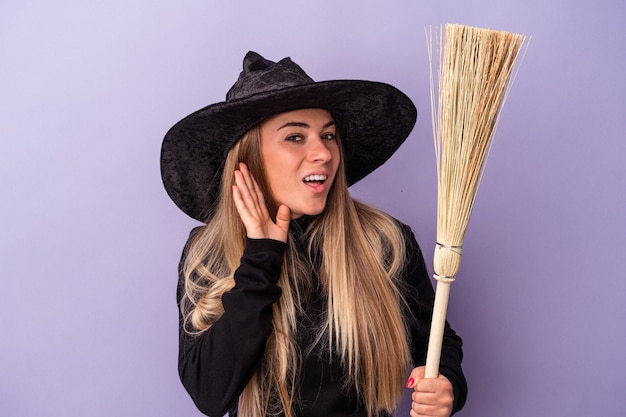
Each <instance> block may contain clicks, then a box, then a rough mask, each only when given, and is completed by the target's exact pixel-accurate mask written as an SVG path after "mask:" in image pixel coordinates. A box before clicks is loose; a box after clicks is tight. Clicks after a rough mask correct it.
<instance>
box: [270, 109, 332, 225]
mask: <svg viewBox="0 0 626 417" xmlns="http://www.w3.org/2000/svg"><path fill="white" fill-rule="evenodd" d="M261 157H262V158H263V164H264V166H265V176H266V178H267V181H268V184H269V187H270V190H271V192H272V196H273V197H274V200H275V201H276V203H277V204H278V205H281V204H285V205H286V206H287V207H289V209H291V218H292V219H297V218H299V217H301V216H302V215H316V214H319V213H321V212H322V211H323V210H324V207H326V199H327V197H328V192H329V190H330V187H331V185H332V184H333V181H334V179H335V175H336V174H337V168H338V167H339V158H340V152H339V144H338V143H337V135H336V127H335V122H334V120H333V118H332V117H331V115H330V113H329V112H328V111H326V110H322V109H303V110H295V111H290V112H287V113H281V114H278V115H276V116H273V117H272V118H270V119H268V120H266V121H265V122H263V124H261Z"/></svg>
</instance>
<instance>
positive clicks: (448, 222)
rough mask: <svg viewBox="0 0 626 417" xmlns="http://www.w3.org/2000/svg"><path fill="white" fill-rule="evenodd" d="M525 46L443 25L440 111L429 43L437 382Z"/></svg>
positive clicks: (505, 36) (431, 352)
mask: <svg viewBox="0 0 626 417" xmlns="http://www.w3.org/2000/svg"><path fill="white" fill-rule="evenodd" d="M439 39H441V32H440V34H439ZM524 40H525V37H524V36H523V35H519V34H513V33H510V32H504V31H495V30H491V29H481V28H474V27H469V26H462V25H451V24H448V25H445V38H444V44H445V45H444V46H443V47H441V46H440V47H439V50H438V52H439V56H438V64H439V73H438V89H439V91H438V103H435V83H434V81H433V69H432V66H433V49H432V36H431V37H430V42H429V56H430V64H431V75H430V77H431V106H432V110H433V133H434V139H435V156H436V159H437V181H438V197H437V245H436V247H435V253H434V263H433V267H434V272H435V275H434V277H435V278H436V279H437V281H438V283H437V290H436V296H435V306H434V308H433V319H432V325H431V333H430V341H429V347H428V354H427V363H426V377H431V378H432V377H436V376H437V375H438V370H439V359H440V354H441V344H442V339H443V330H444V325H445V314H446V309H447V303H448V295H449V286H450V283H451V282H452V281H454V279H455V277H456V274H457V272H458V269H459V266H460V263H461V252H462V246H463V241H464V239H465V231H466V229H467V224H468V222H469V218H470V215H471V213H472V207H473V206H474V201H475V198H476V193H477V191H478V186H479V185H480V180H481V177H482V173H483V168H484V164H485V161H486V158H487V154H488V153H489V149H490V147H491V141H492V138H493V135H494V133H495V129H496V126H497V124H498V118H499V114H500V110H501V108H502V105H503V103H504V101H505V99H506V96H507V94H508V90H509V87H510V81H511V76H512V74H513V69H514V66H515V60H516V59H517V57H518V55H519V52H520V50H521V47H522V44H523V42H524ZM435 104H437V105H435Z"/></svg>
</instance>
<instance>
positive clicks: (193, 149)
mask: <svg viewBox="0 0 626 417" xmlns="http://www.w3.org/2000/svg"><path fill="white" fill-rule="evenodd" d="M305 108H321V109H326V110H328V111H329V112H330V113H331V115H332V117H333V119H334V120H335V123H336V125H337V129H338V132H339V135H340V138H341V142H342V146H343V149H344V158H345V164H344V165H345V167H346V176H347V180H348V184H349V185H352V184H354V183H356V182H358V181H359V180H361V179H363V178H364V177H366V176H367V175H368V174H370V173H371V172H372V171H374V170H375V169H376V168H378V167H379V166H381V165H382V164H384V163H385V162H386V161H387V160H388V159H389V158H390V157H391V156H392V155H393V153H394V152H395V151H396V150H397V149H398V148H399V147H400V145H401V144H402V143H403V142H404V141H405V140H406V138H407V137H408V136H409V134H410V133H411V130H412V129H413V126H414V125H415V120H416V118H417V111H416V109H415V106H414V105H413V103H412V101H411V100H410V99H409V98H408V97H407V96H406V95H405V94H404V93H402V92H401V91H400V90H398V89H397V88H395V87H393V86H391V85H389V84H385V83H379V82H373V81H361V80H334V81H323V82H313V83H310V84H304V85H298V86H292V87H287V88H283V89H278V90H272V91H268V92H261V93H258V94H253V95H250V96H247V97H244V98H241V99H234V100H230V101H224V102H220V103H217V104H213V105H210V106H207V107H205V108H203V109H200V110H198V111H196V112H194V113H192V114H190V115H189V116H187V117H185V118H184V119H182V120H181V121H179V122H178V123H176V124H175V125H174V126H173V127H172V128H171V129H170V130H169V131H168V132H167V134H166V135H165V138H164V140H163V145H162V149H161V175H162V179H163V183H164V185H165V189H166V190H167V193H168V194H169V196H170V197H171V198H172V200H173V201H174V202H175V203H176V205H177V206H178V207H179V208H180V209H181V210H182V211H183V212H185V213H186V214H188V215H189V216H191V217H192V218H194V219H196V220H199V221H201V222H207V221H208V219H209V218H210V216H211V214H212V210H213V208H214V203H215V202H216V200H217V198H218V194H219V190H220V180H221V177H222V171H223V167H224V161H225V158H226V154H227V153H228V151H229V150H230V149H231V147H232V146H233V145H234V144H235V143H236V142H237V140H238V139H239V138H240V137H241V136H242V135H243V134H244V133H246V132H247V131H248V130H250V129H251V128H252V127H254V126H256V125H257V124H259V123H261V122H262V121H264V120H265V119H267V118H269V117H271V116H273V115H276V114H279V113H283V112H287V111H292V110H298V109H305Z"/></svg>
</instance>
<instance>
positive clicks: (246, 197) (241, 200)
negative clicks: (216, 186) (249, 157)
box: [232, 162, 291, 242]
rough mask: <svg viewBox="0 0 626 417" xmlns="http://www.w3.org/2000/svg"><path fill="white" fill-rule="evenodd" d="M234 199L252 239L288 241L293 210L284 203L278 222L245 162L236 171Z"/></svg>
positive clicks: (277, 215)
mask: <svg viewBox="0 0 626 417" xmlns="http://www.w3.org/2000/svg"><path fill="white" fill-rule="evenodd" d="M234 175H235V185H233V186H232V190H233V199H234V200H235V206H236V207H237V212H238V213H239V217H241V221H242V222H243V224H244V226H245V228H246V234H247V236H248V237H249V238H251V239H274V240H280V241H281V242H286V241H287V233H288V231H289V221H290V220H291V211H290V210H289V207H287V206H285V205H284V204H283V205H281V206H280V207H279V208H278V213H277V214H276V223H274V222H273V221H272V219H271V218H270V215H269V212H268V210H267V204H265V198H264V196H263V193H262V192H261V190H260V189H259V186H258V184H257V183H256V180H255V179H254V177H253V176H252V174H250V171H248V167H247V166H246V164H244V163H243V162H240V163H239V169H238V170H236V171H235V173H234Z"/></svg>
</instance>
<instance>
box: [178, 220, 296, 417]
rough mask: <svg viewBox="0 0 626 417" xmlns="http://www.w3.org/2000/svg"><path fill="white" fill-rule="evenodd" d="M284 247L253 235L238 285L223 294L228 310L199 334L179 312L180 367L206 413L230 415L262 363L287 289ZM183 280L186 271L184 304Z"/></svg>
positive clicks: (237, 276) (237, 275) (217, 416)
mask: <svg viewBox="0 0 626 417" xmlns="http://www.w3.org/2000/svg"><path fill="white" fill-rule="evenodd" d="M192 238H193V232H192V237H190V240H191V239H192ZM284 249H285V244H284V243H282V242H279V241H275V240H270V239H248V240H247V242H246V248H245V250H244V253H243V256H242V258H241V265H240V266H239V268H238V269H237V270H236V271H235V274H234V278H235V286H234V288H233V289H232V290H230V291H228V292H226V293H224V295H223V296H222V304H223V306H224V315H223V316H222V317H221V318H220V319H218V320H217V321H216V322H215V323H214V324H213V326H211V327H210V328H209V329H208V330H207V331H205V332H203V333H202V334H200V335H199V336H190V335H189V334H187V333H186V332H185V331H184V329H183V323H182V315H180V316H179V319H180V329H179V330H180V339H179V355H178V372H179V375H180V379H181V381H182V383H183V385H184V387H185V389H186V390H187V392H188V393H189V395H190V396H191V398H192V399H193V401H194V403H195V404H196V406H197V407H198V409H199V410H200V411H201V412H203V413H204V414H206V415H210V416H213V417H221V416H223V415H224V414H226V413H227V412H228V411H229V410H230V409H231V408H232V407H233V406H234V405H235V404H236V403H237V399H238V397H239V394H241V392H242V391H243V389H244V387H245V386H246V384H247V383H248V381H249V380H250V378H251V377H252V375H253V374H254V372H255V371H256V369H257V367H258V364H259V362H260V359H261V357H262V355H263V351H264V349H265V341H266V338H267V334H268V332H269V331H270V328H271V323H272V304H274V302H276V300H278V298H279V297H280V294H281V289H280V287H279V286H278V285H276V282H277V280H278V277H279V275H280V270H281V266H282V260H283V252H284ZM185 253H186V250H185V251H184V252H183V259H184V256H185ZM181 263H182V261H181ZM179 270H180V268H179ZM179 275H182V274H179ZM183 284H184V283H183V278H182V276H180V277H179V285H178V292H177V299H178V303H179V305H180V300H181V295H182V290H183ZM179 310H180V309H179ZM179 314H180V313H179Z"/></svg>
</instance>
